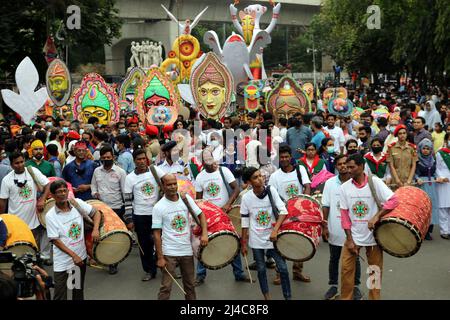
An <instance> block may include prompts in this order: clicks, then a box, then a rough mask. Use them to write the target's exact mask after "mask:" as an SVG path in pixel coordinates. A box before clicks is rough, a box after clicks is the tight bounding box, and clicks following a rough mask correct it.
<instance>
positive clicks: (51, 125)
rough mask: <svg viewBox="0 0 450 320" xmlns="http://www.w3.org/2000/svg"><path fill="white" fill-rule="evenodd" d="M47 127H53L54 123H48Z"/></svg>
mask: <svg viewBox="0 0 450 320" xmlns="http://www.w3.org/2000/svg"><path fill="white" fill-rule="evenodd" d="M45 126H46V127H53V123H52V122H46V123H45Z"/></svg>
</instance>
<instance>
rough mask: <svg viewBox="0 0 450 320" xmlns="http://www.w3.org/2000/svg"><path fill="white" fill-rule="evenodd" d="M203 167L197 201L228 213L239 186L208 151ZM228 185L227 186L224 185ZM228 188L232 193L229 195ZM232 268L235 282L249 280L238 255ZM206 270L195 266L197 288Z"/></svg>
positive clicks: (203, 156)
mask: <svg viewBox="0 0 450 320" xmlns="http://www.w3.org/2000/svg"><path fill="white" fill-rule="evenodd" d="M202 158H203V159H202V160H203V167H204V170H202V171H201V172H200V173H199V175H198V176H197V178H196V179H195V191H196V192H197V199H204V200H207V201H209V202H211V203H212V204H215V205H216V206H218V207H220V208H222V209H223V211H224V212H225V213H228V212H229V211H230V209H231V205H232V204H233V202H234V201H235V200H236V198H237V197H238V195H239V186H238V184H237V182H236V179H235V177H234V176H233V174H232V173H231V171H230V170H229V169H228V168H226V167H220V168H219V165H218V164H217V162H216V161H215V160H214V158H213V155H212V153H211V152H210V151H209V150H205V151H203V152H202ZM221 171H222V172H221ZM222 177H223V178H222ZM226 184H228V186H227V185H226ZM228 188H230V189H231V191H232V193H231V194H230V195H229V193H228V191H227V190H228ZM231 266H232V267H233V273H234V278H235V280H236V281H246V282H249V281H250V280H249V279H248V278H247V277H246V276H245V274H244V270H242V262H241V256H240V255H239V254H238V255H237V256H236V258H234V260H233V262H232V263H231ZM205 278H206V268H205V267H204V266H203V265H202V263H201V262H200V261H199V262H198V264H197V279H196V281H195V285H196V286H199V285H201V284H203V283H204V282H205Z"/></svg>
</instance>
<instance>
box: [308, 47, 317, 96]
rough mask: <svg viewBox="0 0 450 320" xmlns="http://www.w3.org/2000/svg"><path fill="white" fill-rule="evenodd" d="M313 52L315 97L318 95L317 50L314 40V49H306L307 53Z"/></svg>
mask: <svg viewBox="0 0 450 320" xmlns="http://www.w3.org/2000/svg"><path fill="white" fill-rule="evenodd" d="M311 51H312V54H313V76H314V95H315V94H316V51H317V50H316V49H315V47H314V40H313V47H312V49H311V48H308V49H306V52H307V53H310V52H311Z"/></svg>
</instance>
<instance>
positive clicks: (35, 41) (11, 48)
mask: <svg viewBox="0 0 450 320" xmlns="http://www.w3.org/2000/svg"><path fill="white" fill-rule="evenodd" d="M114 3H115V0H70V1H69V0H50V1H48V0H31V1H29V0H15V1H3V2H2V12H6V13H5V14H2V15H1V16H0V30H2V36H1V37H0V70H2V71H3V72H2V74H0V77H1V78H3V79H4V80H6V79H5V78H6V74H5V73H8V74H9V76H8V80H10V81H11V80H12V79H13V77H14V70H15V69H16V67H17V65H18V64H19V63H20V61H21V60H22V59H23V58H25V56H29V57H30V58H31V60H32V61H33V62H34V64H35V65H36V67H37V69H38V71H39V73H40V79H41V81H42V80H43V79H44V78H43V77H44V75H45V71H46V69H47V63H46V61H45V58H44V55H43V53H42V50H43V47H44V44H45V41H46V39H47V36H48V35H53V36H54V35H55V34H56V32H57V30H58V27H59V26H60V25H61V24H62V23H64V24H65V22H66V20H67V12H66V11H67V7H68V6H70V5H77V6H79V7H80V10H81V29H79V30H77V29H74V30H66V35H65V40H64V42H61V41H58V40H57V39H54V40H55V43H56V46H57V48H58V51H59V53H60V55H61V58H62V59H63V60H65V55H64V54H63V53H64V51H63V50H64V47H65V44H66V43H65V42H66V41H67V43H68V44H69V47H70V48H72V50H74V51H75V52H74V53H75V55H76V54H77V53H76V51H77V50H80V49H83V50H84V52H83V59H80V60H79V61H78V62H76V63H79V62H88V61H89V59H90V57H91V53H92V52H95V51H96V50H95V49H96V48H100V49H101V50H103V47H104V45H105V44H111V41H112V39H113V38H117V37H119V36H120V29H121V26H122V21H121V19H120V18H119V17H118V10H117V9H116V8H114ZM94 55H95V53H94ZM69 62H70V61H69ZM69 67H70V69H71V70H73V69H75V67H76V65H75V64H69Z"/></svg>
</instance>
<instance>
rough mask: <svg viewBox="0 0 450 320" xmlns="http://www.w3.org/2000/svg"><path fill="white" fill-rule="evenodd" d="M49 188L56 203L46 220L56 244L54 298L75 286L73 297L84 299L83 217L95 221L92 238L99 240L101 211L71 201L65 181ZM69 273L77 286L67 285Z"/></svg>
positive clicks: (84, 253) (48, 230)
mask: <svg viewBox="0 0 450 320" xmlns="http://www.w3.org/2000/svg"><path fill="white" fill-rule="evenodd" d="M50 191H51V193H52V196H53V198H54V199H55V206H54V207H53V208H51V209H50V210H49V212H48V213H47V215H46V222H47V234H48V238H49V239H50V241H51V242H52V243H53V271H54V279H55V293H54V300H67V289H72V300H84V277H85V274H86V260H87V250H86V244H85V242H84V231H85V228H86V224H85V223H84V220H90V219H92V220H93V224H94V226H93V230H92V238H93V240H94V241H95V242H97V241H98V240H99V236H100V232H99V226H100V219H101V214H100V213H99V212H98V211H97V210H96V209H95V208H94V207H92V206H91V205H90V204H88V203H86V202H84V201H83V200H80V199H75V200H73V202H72V200H71V201H68V195H69V189H68V187H67V183H66V182H65V181H64V180H57V181H54V182H53V183H52V184H51V185H50ZM72 204H73V205H72ZM69 273H70V274H71V275H72V276H73V278H74V279H75V284H74V288H68V285H67V283H68V281H67V279H68V277H69ZM78 280H79V281H80V282H79V283H78ZM77 284H79V285H80V287H78V288H77Z"/></svg>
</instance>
